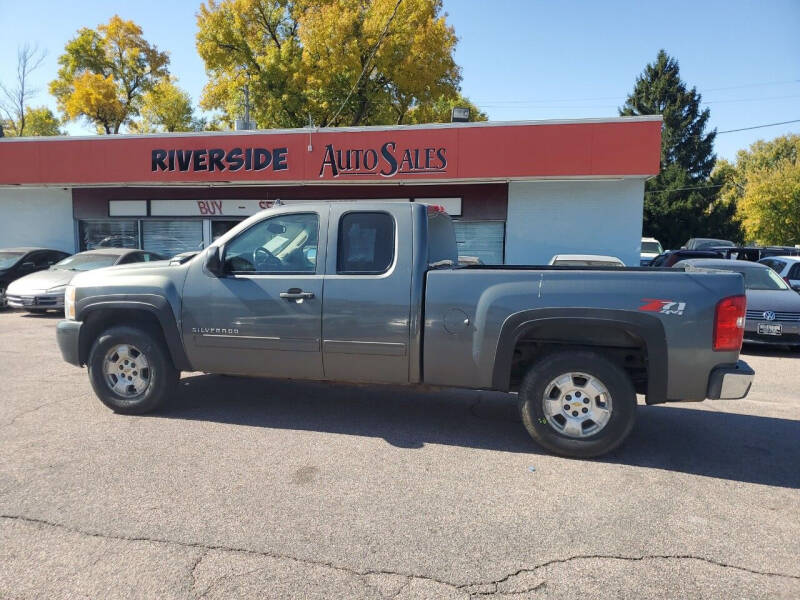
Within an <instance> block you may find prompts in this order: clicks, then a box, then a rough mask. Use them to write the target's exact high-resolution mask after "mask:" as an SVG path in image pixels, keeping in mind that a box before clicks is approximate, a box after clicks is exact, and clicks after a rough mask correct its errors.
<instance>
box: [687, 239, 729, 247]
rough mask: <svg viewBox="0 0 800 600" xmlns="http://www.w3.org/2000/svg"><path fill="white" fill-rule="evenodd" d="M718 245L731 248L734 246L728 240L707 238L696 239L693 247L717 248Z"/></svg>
mask: <svg viewBox="0 0 800 600" xmlns="http://www.w3.org/2000/svg"><path fill="white" fill-rule="evenodd" d="M720 246H723V247H725V248H732V247H733V246H735V244H734V243H733V242H730V241H728V240H710V239H708V240H704V239H700V240H697V243H696V244H695V248H698V249H699V248H715V247H716V248H718V247H720Z"/></svg>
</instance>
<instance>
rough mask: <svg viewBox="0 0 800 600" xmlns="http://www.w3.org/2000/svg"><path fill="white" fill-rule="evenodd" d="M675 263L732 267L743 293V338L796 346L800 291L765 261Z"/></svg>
mask: <svg viewBox="0 0 800 600" xmlns="http://www.w3.org/2000/svg"><path fill="white" fill-rule="evenodd" d="M675 267H687V268H689V269H691V268H702V269H718V270H724V271H735V272H737V273H741V274H742V275H743V276H744V289H745V295H746V296H747V312H746V313H745V326H744V341H745V342H751V343H754V344H771V345H781V346H791V347H793V348H796V349H800V295H798V294H796V293H795V292H794V291H792V289H791V288H790V287H789V286H788V285H787V284H786V282H785V281H784V280H783V279H781V277H780V276H779V275H778V274H777V273H775V271H773V270H772V269H770V268H769V267H768V266H766V265H762V264H760V263H754V262H749V261H746V260H729V259H721V260H713V259H690V260H684V261H681V262H679V263H677V264H676V265H675Z"/></svg>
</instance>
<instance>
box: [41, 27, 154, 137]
mask: <svg viewBox="0 0 800 600" xmlns="http://www.w3.org/2000/svg"><path fill="white" fill-rule="evenodd" d="M58 63H59V65H60V68H59V70H58V77H57V78H56V79H55V80H54V81H52V82H51V83H50V93H52V94H53V95H54V96H55V97H56V100H57V101H58V106H59V108H60V109H61V110H62V111H63V112H64V116H65V117H66V118H67V119H76V118H78V117H85V118H87V119H88V120H89V121H91V122H92V123H94V124H95V125H96V126H97V128H98V130H99V131H101V132H105V133H119V130H120V127H121V126H122V125H123V124H125V123H127V122H128V121H129V120H130V119H131V118H132V117H134V116H136V115H138V114H139V109H140V107H141V102H142V97H143V95H144V94H145V93H146V92H147V91H149V90H151V89H153V87H154V86H155V85H156V84H157V83H158V82H159V81H161V80H163V79H164V78H166V77H168V75H169V71H168V68H167V66H168V63H169V56H168V55H167V53H166V52H161V51H159V50H158V48H156V46H154V45H152V44H150V43H148V42H147V41H146V40H145V39H144V37H142V29H141V27H139V26H138V25H137V24H136V23H134V22H133V21H125V20H123V19H121V18H120V17H119V16H117V15H114V16H113V17H112V18H111V19H110V20H109V22H108V23H106V24H104V25H100V26H99V27H98V28H97V29H96V30H95V29H89V28H86V27H84V28H83V29H80V30H79V31H78V35H77V36H76V37H74V38H73V39H71V40H70V41H69V42H67V45H66V47H65V52H64V54H62V55H61V56H60V57H59V59H58Z"/></svg>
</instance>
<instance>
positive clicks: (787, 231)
mask: <svg viewBox="0 0 800 600" xmlns="http://www.w3.org/2000/svg"><path fill="white" fill-rule="evenodd" d="M716 173H717V174H718V176H720V177H722V178H723V180H724V182H725V185H724V187H723V189H722V193H721V196H722V198H723V200H724V201H727V202H735V203H736V207H737V215H738V217H739V218H740V219H741V221H742V225H743V226H744V230H745V234H746V237H747V239H748V240H749V241H751V242H756V243H759V244H764V245H769V244H778V245H794V244H800V135H787V136H781V137H778V138H775V139H774V140H771V141H768V142H765V141H758V142H756V143H754V144H753V145H752V146H750V149H749V150H741V151H739V154H738V155H737V158H736V163H735V164H731V163H728V162H726V161H720V163H719V164H718V166H717V169H716Z"/></svg>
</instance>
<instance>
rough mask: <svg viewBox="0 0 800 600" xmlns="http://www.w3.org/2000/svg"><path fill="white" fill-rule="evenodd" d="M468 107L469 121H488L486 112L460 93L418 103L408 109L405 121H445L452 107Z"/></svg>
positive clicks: (448, 117)
mask: <svg viewBox="0 0 800 600" xmlns="http://www.w3.org/2000/svg"><path fill="white" fill-rule="evenodd" d="M456 107H458V108H468V109H469V120H470V121H488V120H489V117H488V116H486V113H485V112H483V111H482V110H481V109H480V108H478V107H477V106H476V105H475V104H473V103H472V102H471V101H470V100H469V99H468V98H465V97H464V96H462V95H461V94H456V95H455V96H439V97H438V98H437V99H436V100H434V101H433V102H428V103H426V104H420V105H417V106H415V107H413V108H412V109H411V110H409V111H408V117H407V118H406V122H407V123H412V124H424V123H447V122H448V121H450V118H451V115H452V112H453V109H454V108H456Z"/></svg>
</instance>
